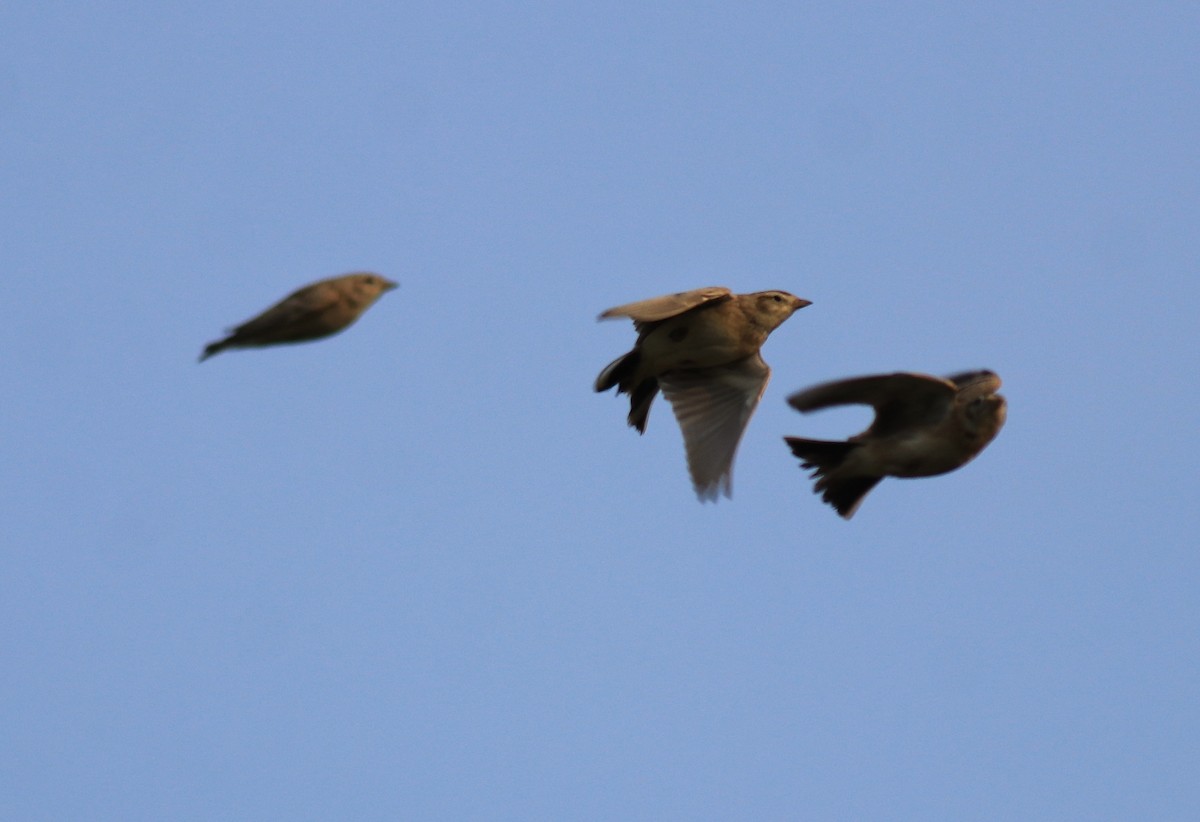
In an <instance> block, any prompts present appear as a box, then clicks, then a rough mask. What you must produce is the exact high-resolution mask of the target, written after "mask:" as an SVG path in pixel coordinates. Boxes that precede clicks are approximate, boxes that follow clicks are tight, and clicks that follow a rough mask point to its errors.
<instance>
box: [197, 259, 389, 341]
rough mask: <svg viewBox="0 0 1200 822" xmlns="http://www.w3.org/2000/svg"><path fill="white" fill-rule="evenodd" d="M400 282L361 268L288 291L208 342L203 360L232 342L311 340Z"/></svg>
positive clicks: (345, 321) (360, 311) (340, 327)
mask: <svg viewBox="0 0 1200 822" xmlns="http://www.w3.org/2000/svg"><path fill="white" fill-rule="evenodd" d="M396 287H397V286H396V283H394V282H392V281H391V280H387V279H385V278H383V277H381V276H379V275H378V274H372V273H370V272H359V273H355V274H344V275H342V276H341V277H330V278H329V279H327V280H320V281H319V282H315V283H312V284H310V285H306V286H304V288H301V289H300V290H299V291H296V292H295V293H293V294H291V295H289V296H287V297H284V298H283V299H282V300H280V301H279V302H277V303H276V304H275V305H273V306H271V307H270V308H268V309H267V310H266V311H264V312H263V313H261V314H259V315H258V316H257V317H255V318H254V319H252V320H247V321H246V322H244V323H242V324H241V325H239V326H237V327H235V328H231V329H229V332H228V333H229V336H228V337H226V338H225V339H223V340H217V341H216V342H211V343H209V344H208V345H207V346H205V347H204V353H202V354H201V355H200V362H204V361H205V360H206V359H208V358H209V357H211V356H212V355H213V354H216V353H218V352H220V351H224V350H225V349H226V348H258V347H261V346H264V345H279V344H281V343H297V342H307V341H309V340H319V339H321V338H322V337H328V336H331V335H333V334H336V333H338V332H339V331H342V330H344V329H346V328H347V327H349V326H350V325H352V324H353V323H354V321H355V320H357V319H358V318H359V317H361V316H362V314H363V312H364V311H366V310H367V309H368V308H370V307H371V305H372V304H373V303H374V302H375V301H376V300H377V299H379V297H380V296H381V295H383V293H384V292H386V291H391V290H392V289H393V288H396Z"/></svg>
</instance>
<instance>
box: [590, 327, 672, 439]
mask: <svg viewBox="0 0 1200 822" xmlns="http://www.w3.org/2000/svg"><path fill="white" fill-rule="evenodd" d="M641 363H642V353H641V352H640V351H638V350H637V349H636V348H635V349H634V350H632V351H630V352H629V353H628V354H625V355H624V356H621V357H617V358H616V359H615V360H613V361H612V362H610V363H609V364H608V365H607V366H605V368H604V370H603V371H601V372H600V376H598V377H596V390H597V391H607V390H608V389H610V388H613V387H614V386H615V387H616V389H617V393H618V394H628V395H629V425H630V427H631V428H636V429H637V430H638V433H639V434H644V433H645V432H646V418H647V417H648V416H649V415H650V403H652V402H653V401H654V395H655V394H657V393H658V380H657V379H655V378H654V377H650V378H648V379H644V380H642V381H641V382H637V381H636V380H637V372H638V366H640V365H641Z"/></svg>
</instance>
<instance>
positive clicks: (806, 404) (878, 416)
mask: <svg viewBox="0 0 1200 822" xmlns="http://www.w3.org/2000/svg"><path fill="white" fill-rule="evenodd" d="M956 391H957V387H956V386H955V384H954V383H952V382H950V381H949V380H943V379H939V378H938V377H931V376H929V375H927V374H906V373H903V372H901V373H896V374H879V375H876V376H871V377H855V378H853V379H849V380H836V381H834V382H827V383H823V384H821V385H817V386H814V387H812V388H808V389H805V390H804V391H798V392H796V393H795V394H792V395H791V396H790V397H788V404H789V405H791V406H792V407H793V408H795V409H796V410H797V411H803V412H805V413H808V412H810V411H816V410H818V409H821V408H829V407H831V406H835V405H869V406H871V407H873V408H874V409H875V422H874V423H872V425H871V428H870V433H871V434H872V435H873V436H888V435H890V434H894V433H896V432H899V431H903V430H906V429H909V428H913V427H916V426H923V425H930V424H933V423H936V422H937V421H938V420H940V419H942V418H943V417H944V416H945V415H946V413H947V412H948V411H949V409H950V406H951V405H952V404H953V402H954V395H955V392H956Z"/></svg>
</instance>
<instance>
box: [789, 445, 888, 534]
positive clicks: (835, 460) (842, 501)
mask: <svg viewBox="0 0 1200 822" xmlns="http://www.w3.org/2000/svg"><path fill="white" fill-rule="evenodd" d="M784 440H785V441H786V442H787V444H788V446H789V447H791V449H792V453H793V454H795V455H796V456H797V457H799V458H800V467H801V468H811V469H813V473H812V476H813V478H814V479H815V480H816V481H817V482H816V485H815V486H814V487H813V491H814V492H816V493H820V494H821V499H823V500H824V501H825V502H827V503H829V504H830V505H832V506H833V507H834V509H835V510H836V511H837V512H838V513H839V514H840V515H841V516H843V517H844V518H846V519H850V517H852V516H854V512H855V511H857V510H858V506H859V505H861V504H862V501H863V497H865V496H866V495H867V492H869V491H870V490H871V489H872V488H874V487H875V486H876V485H878V484H879V480H881V479H882V477H871V476H857V477H854V476H851V477H838V478H836V479H834V478H832V477H831V476H830V475H831V474H833V472H834V471H835V470H836V469H837V468H839V467H840V466H841V465H842V463H843V462H845V461H846V457H848V456H849V455H850V453H851V452H852V451H854V449H856V448H858V447H859V444H858V443H856V442H829V441H827V440H806V439H801V438H800V437H784Z"/></svg>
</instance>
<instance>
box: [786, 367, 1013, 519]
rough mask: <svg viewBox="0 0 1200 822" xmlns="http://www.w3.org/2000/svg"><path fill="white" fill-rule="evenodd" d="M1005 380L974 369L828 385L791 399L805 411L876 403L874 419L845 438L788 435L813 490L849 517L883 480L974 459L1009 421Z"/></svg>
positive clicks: (923, 474)
mask: <svg viewBox="0 0 1200 822" xmlns="http://www.w3.org/2000/svg"><path fill="white" fill-rule="evenodd" d="M999 388H1000V378H999V377H998V376H996V374H994V373H992V372H991V371H969V372H966V373H963V374H955V375H953V376H951V377H947V378H946V379H944V380H943V379H939V378H938V377H931V376H928V375H925V374H903V373H900V374H881V375H879V376H874V377H858V378H856V379H849V380H839V381H836V382H828V383H825V384H823V385H818V386H815V387H813V388H809V389H807V390H805V391H800V392H798V393H796V394H793V395H792V396H790V397H788V403H789V404H790V405H791V406H792V407H793V408H795V409H796V410H798V411H803V412H809V411H816V410H817V409H819V408H828V407H830V406H834V405H852V404H861V405H870V406H873V407H874V408H875V420H874V422H872V423H871V427H870V428H868V429H867V430H866V431H864V432H862V433H861V434H858V435H856V436H853V437H851V438H850V439H849V440H847V441H845V442H828V441H823V440H806V439H800V438H799V437H784V440H786V441H787V444H788V445H789V446H791V449H792V453H794V454H795V455H796V456H797V457H799V458H800V460H801V467H803V468H813V469H815V470H814V471H813V474H812V476H813V478H814V479H816V481H817V482H816V486H815V488H814V489H813V491H814V493H820V492H824V493H823V494H822V499H823V500H824V501H825V502H827V503H829V504H830V505H832V506H833V507H834V508H835V509H836V510H837V512H838V513H839V514H841V515H842V516H843V517H845V518H846V519H850V517H852V516H854V512H855V511H857V510H858V506H859V505H861V504H862V501H863V497H865V496H866V495H867V492H868V491H870V490H871V489H872V488H874V487H875V486H876V484H878V483H879V481H880V480H881V479H883V478H884V477H933V476H937V475H938V474H945V473H947V472H950V471H953V470H954V469H956V468H960V467H962V466H963V465H966V464H967V463H968V462H970V461H971V460H972V459H973V458H974V457H975V456H976V455H977V454H979V452H980V451H982V450H983V449H984V447H985V446H986V445H987V444H988V443H989V442H991V441H992V439H993V438H994V437H995V436H996V434H997V433H998V432H999V431H1000V428H1001V426H1003V425H1004V420H1005V417H1006V414H1007V409H1008V405H1007V403H1006V402H1005V400H1004V397H1002V396H1000V395H999V394H997V393H996V391H997V389H999Z"/></svg>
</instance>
